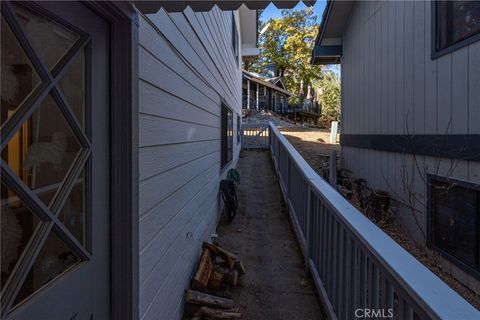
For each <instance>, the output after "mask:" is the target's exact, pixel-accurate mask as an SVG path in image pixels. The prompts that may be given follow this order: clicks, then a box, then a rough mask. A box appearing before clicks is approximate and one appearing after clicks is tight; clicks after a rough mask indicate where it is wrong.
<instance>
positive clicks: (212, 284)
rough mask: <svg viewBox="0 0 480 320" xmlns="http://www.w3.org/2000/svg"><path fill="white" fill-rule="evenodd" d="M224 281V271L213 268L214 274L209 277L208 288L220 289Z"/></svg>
mask: <svg viewBox="0 0 480 320" xmlns="http://www.w3.org/2000/svg"><path fill="white" fill-rule="evenodd" d="M223 281H224V275H223V273H221V272H217V271H215V270H213V271H212V274H211V275H210V279H208V288H209V289H218V288H220V287H221V286H222V283H223Z"/></svg>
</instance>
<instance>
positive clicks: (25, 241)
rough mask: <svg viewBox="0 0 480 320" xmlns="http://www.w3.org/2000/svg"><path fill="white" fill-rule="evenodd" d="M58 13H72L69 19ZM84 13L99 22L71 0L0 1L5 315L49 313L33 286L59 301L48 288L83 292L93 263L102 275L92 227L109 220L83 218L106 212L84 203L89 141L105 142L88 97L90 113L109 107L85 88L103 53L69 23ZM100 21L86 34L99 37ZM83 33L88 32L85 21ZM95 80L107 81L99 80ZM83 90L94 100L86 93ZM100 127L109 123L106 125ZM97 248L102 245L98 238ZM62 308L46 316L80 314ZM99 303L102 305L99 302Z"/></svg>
mask: <svg viewBox="0 0 480 320" xmlns="http://www.w3.org/2000/svg"><path fill="white" fill-rule="evenodd" d="M46 8H48V10H47V9H46ZM61 8H64V10H63V11H62V10H61ZM50 10H52V11H56V12H55V14H54V13H52V12H51V11H50ZM68 11H72V12H68ZM82 14H83V15H84V16H85V17H87V19H85V24H83V21H82V20H81V19H77V20H75V19H76V16H77V15H82ZM60 16H61V17H60ZM64 16H66V17H72V19H74V20H75V24H74V23H71V21H68V20H64ZM88 17H91V18H92V23H93V22H95V21H98V22H99V23H103V20H102V21H100V20H101V19H100V18H98V17H97V16H96V15H94V14H93V13H92V12H91V11H89V9H88V8H86V7H85V6H84V5H82V4H80V3H73V2H71V3H61V4H58V5H57V4H53V3H52V4H49V3H40V4H38V5H36V4H31V3H29V4H23V3H6V2H2V4H1V50H2V55H1V67H2V69H1V70H2V71H1V84H2V85H1V113H0V118H1V130H0V135H1V137H0V145H1V176H0V177H1V244H2V248H1V249H2V253H1V254H2V257H1V258H2V262H1V301H0V302H1V303H0V306H1V318H2V319H4V318H8V317H10V315H11V314H12V313H17V314H20V315H21V316H20V318H23V317H28V315H29V314H32V313H33V314H37V313H38V312H39V310H47V311H46V312H45V313H42V314H45V315H46V314H47V313H48V312H51V311H49V310H48V308H47V307H46V305H45V303H43V305H40V304H37V305H35V301H42V299H41V298H39V299H37V300H35V298H36V296H37V295H36V293H37V292H38V291H40V290H44V291H45V290H46V292H47V293H48V292H50V293H51V294H52V298H53V299H61V294H60V296H59V295H58V294H56V295H54V292H61V289H63V290H64V292H65V296H68V294H72V295H77V296H78V297H80V296H81V295H85V296H86V295H87V294H88V290H90V289H89V287H88V286H87V285H85V283H88V280H89V279H88V278H87V276H88V275H90V276H92V274H93V273H95V272H97V271H98V270H100V269H99V268H97V267H98V266H101V267H102V269H101V270H103V271H102V272H104V270H106V269H105V267H104V265H108V263H105V261H106V260H105V255H106V256H108V252H107V251H102V250H97V251H98V252H97V255H96V256H92V235H94V233H93V231H92V230H94V229H95V230H97V229H98V230H100V229H101V230H103V231H104V233H105V230H108V225H107V224H106V223H105V221H108V220H106V219H104V218H103V220H101V221H102V225H101V227H102V228H98V227H97V226H95V225H94V226H92V219H91V217H92V215H91V211H92V206H93V208H97V209H102V210H98V211H99V215H101V216H103V217H108V210H107V209H108V202H106V201H105V202H104V203H103V202H101V201H100V202H101V203H102V205H92V203H91V201H90V200H91V195H92V193H94V192H95V190H94V189H92V188H93V187H92V184H93V183H92V180H91V179H92V167H94V166H95V167H97V163H95V162H94V161H97V162H98V161H99V160H95V159H97V158H98V159H100V160H101V159H103V158H102V157H99V156H94V154H93V150H94V149H93V148H92V141H96V140H98V145H99V146H102V145H103V147H105V144H106V143H105V142H106V141H108V138H105V137H102V138H99V139H95V138H92V134H91V132H90V128H91V126H92V123H94V122H92V119H91V118H90V117H89V116H90V109H91V104H92V101H93V103H97V102H98V103H99V109H98V110H99V118H102V116H101V114H104V115H105V114H108V104H107V103H105V102H108V98H105V97H106V95H107V93H106V90H104V91H105V92H93V91H92V88H93V87H94V83H93V84H92V81H91V78H89V77H90V76H91V75H92V71H91V70H92V69H93V67H92V63H97V64H99V63H98V62H95V61H97V60H98V61H99V60H101V59H99V58H98V57H101V58H102V59H103V58H104V57H108V54H107V50H105V47H104V46H100V45H99V44H101V43H98V44H96V45H95V46H96V47H102V50H100V49H95V48H96V47H93V48H92V46H93V45H92V37H91V35H90V34H89V33H88V32H85V31H84V30H83V29H82V28H79V27H78V26H79V25H80V26H83V25H87V24H88V22H89V21H88ZM95 19H96V20H95ZM102 26H103V25H102ZM106 26H107V25H106V24H105V26H104V28H103V29H100V31H101V32H102V33H100V32H99V33H98V34H97V35H94V36H95V37H98V38H101V39H105V42H106V41H108V40H107V39H108V29H107V27H106ZM87 29H88V27H87ZM90 30H92V32H96V31H95V30H96V29H93V27H92V28H91V29H90ZM96 51H99V55H98V57H96V58H95V59H94V62H92V56H91V55H92V52H96ZM103 64H104V65H107V64H106V63H103ZM99 65H100V64H99ZM102 67H103V66H102ZM99 69H102V68H99ZM107 74H108V69H106V68H104V69H103V70H100V71H99V73H98V74H97V75H98V76H100V78H101V79H108V78H107V77H106V76H105V75H107ZM94 75H95V74H94ZM95 81H97V80H95ZM103 85H105V86H106V87H108V83H105V81H103V83H102V86H103ZM98 87H99V88H101V86H98ZM93 90H96V89H93ZM92 93H94V94H95V97H94V98H92V99H90V98H89V97H91V95H92ZM97 93H98V94H97ZM103 119H107V118H106V117H103ZM101 125H103V126H105V127H108V123H102V124H101ZM92 161H93V162H92ZM105 163H106V161H102V162H101V163H100V162H98V168H99V169H100V170H102V172H103V171H107V170H105V169H107V168H106V167H105ZM102 166H103V167H102ZM99 177H100V180H98V185H99V186H100V187H101V188H103V189H101V190H102V192H100V194H102V195H105V196H108V194H106V193H105V192H103V191H104V190H107V187H106V186H107V185H108V179H107V178H108V176H107V175H106V173H99ZM95 183H97V181H95ZM98 220H99V219H98ZM99 221H100V220H99ZM95 232H96V234H95V238H99V235H98V231H95ZM106 241H108V240H106V239H105V243H107V242H106ZM101 248H106V246H105V245H104V244H101ZM105 250H106V249H105ZM102 255H103V256H102ZM100 258H101V259H100ZM104 274H105V273H104ZM82 277H83V278H82ZM106 283H108V282H106ZM52 284H54V286H52ZM74 284H75V285H76V287H75V286H74ZM62 285H63V287H64V288H62ZM72 286H73V287H72ZM103 288H104V289H105V290H108V288H107V287H106V286H104V287H103ZM59 290H60V291H59ZM69 291H71V292H72V293H69ZM107 293H108V292H107ZM90 294H91V293H90ZM104 296H107V295H106V294H102V297H104ZM78 297H76V298H78ZM80 299H82V298H81V297H80ZM44 300H45V299H44ZM47 300H48V299H47ZM49 300H51V299H49ZM32 301H33V302H32ZM45 301H46V300H45ZM25 304H26V305H28V306H29V307H25V306H24V305H25ZM67 304H68V302H67ZM85 305H88V304H85ZM92 306H93V304H92ZM68 307H69V306H66V307H65V306H63V307H62V308H63V309H62V310H63V311H61V310H58V312H57V311H55V313H52V314H53V318H56V317H58V318H65V315H67V316H68V317H69V318H70V317H71V316H75V315H78V314H79V312H84V311H85V310H79V311H78V312H77V311H76V309H75V308H76V306H75V303H73V302H72V303H71V307H72V310H71V311H70V310H68ZM22 308H23V309H22ZM101 308H102V309H105V310H108V306H101ZM18 310H20V311H18ZM22 310H26V311H22ZM95 310H97V311H98V310H100V308H97V309H94V308H93V307H92V309H91V310H90V311H89V312H91V314H94V313H95ZM22 312H23V314H22ZM62 312H66V313H64V314H63V315H62ZM105 312H106V311H104V310H100V311H98V312H97V314H100V315H102V314H105ZM48 318H49V319H51V318H52V316H48Z"/></svg>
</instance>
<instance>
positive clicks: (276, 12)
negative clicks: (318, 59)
mask: <svg viewBox="0 0 480 320" xmlns="http://www.w3.org/2000/svg"><path fill="white" fill-rule="evenodd" d="M326 4H327V3H326V1H325V0H317V2H315V4H314V6H313V11H314V13H315V15H316V16H317V20H318V21H317V23H318V24H320V22H322V13H323V9H325V5H326ZM304 8H305V4H304V3H303V2H301V1H300V2H299V3H298V4H297V5H296V6H295V8H294V10H302V9H304ZM281 16H282V10H280V9H277V7H275V5H274V4H273V3H270V4H269V5H268V7H266V8H265V10H263V12H262V15H261V16H260V20H261V21H268V20H270V19H272V18H273V19H275V18H280V17H281ZM327 69H329V70H332V71H333V72H335V73H336V74H337V75H339V74H340V68H339V65H328V66H327Z"/></svg>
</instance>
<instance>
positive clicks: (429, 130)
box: [341, 1, 480, 291]
mask: <svg viewBox="0 0 480 320" xmlns="http://www.w3.org/2000/svg"><path fill="white" fill-rule="evenodd" d="M431 19H432V17H431V2H430V1H415V2H413V1H377V2H366V1H365V2H358V3H357V4H356V7H355V8H354V9H353V11H352V15H351V17H350V23H349V26H348V27H347V30H346V32H345V34H344V37H343V58H342V62H341V63H342V66H341V68H342V70H341V72H342V95H343V96H342V98H343V100H342V133H345V134H439V135H441V134H479V133H480V107H479V106H480V42H475V43H473V44H471V45H469V46H466V47H464V48H461V49H459V50H456V51H454V52H452V53H450V54H447V55H444V56H442V57H439V58H437V59H433V60H432V59H431V31H432V30H431ZM342 159H343V160H342V161H343V166H344V167H345V168H346V169H349V170H351V171H352V172H354V174H355V175H356V176H358V177H362V178H365V179H366V180H367V183H368V185H369V186H370V187H371V188H373V189H383V190H386V191H389V192H390V193H391V194H392V195H393V196H394V198H395V199H396V200H398V201H399V204H398V205H399V211H398V216H399V219H400V221H402V222H403V223H404V225H405V226H406V227H407V229H409V230H410V232H411V234H412V235H413V236H414V237H417V239H420V238H419V236H420V233H419V230H418V228H417V227H416V224H415V222H414V221H413V219H412V215H411V214H410V213H409V212H408V210H406V209H405V207H403V206H402V203H403V204H405V203H408V202H409V201H408V199H407V198H408V196H407V194H408V193H410V192H407V191H408V190H410V191H411V192H414V193H415V197H417V198H418V200H417V201H415V207H416V209H417V211H416V214H417V216H418V219H419V221H420V224H421V226H422V228H423V229H424V230H425V227H426V203H427V199H426V184H425V181H424V179H425V177H426V174H427V173H429V174H438V175H443V176H449V177H451V178H454V179H459V180H464V181H469V182H473V183H480V163H479V162H472V161H454V162H453V163H452V161H451V160H448V159H438V158H433V157H425V156H415V157H414V156H412V155H408V154H400V153H389V152H381V151H375V150H370V149H360V148H352V147H343V148H342ZM405 182H408V184H409V185H411V188H410V187H409V188H405V187H404V183H405ZM406 189H407V190H406ZM444 263H445V266H444V267H445V269H446V270H448V271H449V272H451V273H452V274H453V275H454V276H455V277H456V278H457V279H459V280H460V281H461V282H463V283H464V284H466V285H468V286H469V287H471V288H472V289H475V290H477V291H478V289H479V287H480V285H479V282H478V281H476V280H475V279H474V278H473V277H472V276H469V275H468V274H466V273H465V272H464V271H462V270H460V269H459V268H457V267H456V266H455V265H452V264H449V263H447V262H444Z"/></svg>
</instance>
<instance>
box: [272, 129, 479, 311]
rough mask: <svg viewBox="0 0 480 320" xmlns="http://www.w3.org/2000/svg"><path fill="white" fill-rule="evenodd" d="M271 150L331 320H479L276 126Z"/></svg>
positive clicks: (465, 304)
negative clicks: (353, 204)
mask: <svg viewBox="0 0 480 320" xmlns="http://www.w3.org/2000/svg"><path fill="white" fill-rule="evenodd" d="M270 150H271V153H272V158H273V162H274V165H275V169H276V171H277V174H278V177H279V181H280V186H281V189H282V192H283V195H284V198H285V201H286V203H287V205H288V209H289V213H290V216H291V219H292V221H293V225H294V228H295V232H296V234H297V237H298V239H299V241H300V244H301V247H302V251H303V254H304V257H305V259H306V261H307V265H308V268H309V270H310V272H311V274H312V276H313V279H314V281H315V285H316V287H317V290H318V293H319V295H320V297H321V299H322V301H323V303H324V306H325V308H326V312H327V313H328V315H329V317H330V318H331V319H359V318H361V319H363V318H368V317H365V310H366V309H369V311H367V312H369V314H370V315H372V312H375V315H377V316H375V317H373V316H372V318H382V316H383V317H384V318H396V319H446V320H457V319H462V320H470V319H471V320H476V319H480V312H478V311H477V310H476V309H475V308H474V307H473V306H471V305H470V304H469V303H468V302H467V301H465V300H464V299H463V298H462V297H460V296H459V295H458V294H457V293H456V292H455V291H453V290H452V289H450V287H448V286H447V285H446V284H445V283H444V282H443V281H442V280H440V279H439V278H438V277H437V276H436V275H435V274H433V273H432V272H431V271H430V270H428V269H427V268H426V267H425V266H423V265H422V264H421V263H420V262H419V261H418V260H416V259H415V258H414V257H413V256H412V255H410V254H409V253H408V252H407V251H405V250H404V249H403V248H402V247H401V246H399V245H398V244H397V243H396V242H395V241H394V240H392V239H391V238H390V237H389V236H388V235H387V234H385V233H384V232H383V231H382V230H381V229H379V228H378V227H377V226H376V225H375V224H373V223H372V222H371V221H370V220H368V219H367V218H366V217H365V216H364V215H362V214H361V213H360V212H359V211H358V210H357V209H356V208H355V207H353V206H352V205H351V204H350V203H349V202H348V201H347V200H345V199H344V198H343V197H342V196H341V195H340V194H339V193H338V192H337V191H336V190H334V189H333V188H332V187H331V186H330V185H329V184H328V183H327V182H326V181H325V180H323V179H322V178H321V177H320V176H319V175H318V174H317V173H316V172H315V171H314V170H313V169H312V168H311V167H310V166H309V165H308V164H307V163H306V162H305V160H304V159H303V158H302V156H301V155H300V154H299V153H298V152H297V151H296V150H295V148H294V147H293V146H292V145H291V144H290V143H289V142H288V141H287V139H286V138H285V137H284V136H283V135H282V134H281V133H280V131H279V130H278V129H277V128H276V127H275V126H274V125H273V124H272V123H270ZM382 310H383V314H378V312H382ZM389 310H391V311H389ZM391 313H393V316H390V315H391ZM389 316H390V317H389Z"/></svg>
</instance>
